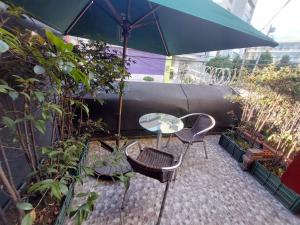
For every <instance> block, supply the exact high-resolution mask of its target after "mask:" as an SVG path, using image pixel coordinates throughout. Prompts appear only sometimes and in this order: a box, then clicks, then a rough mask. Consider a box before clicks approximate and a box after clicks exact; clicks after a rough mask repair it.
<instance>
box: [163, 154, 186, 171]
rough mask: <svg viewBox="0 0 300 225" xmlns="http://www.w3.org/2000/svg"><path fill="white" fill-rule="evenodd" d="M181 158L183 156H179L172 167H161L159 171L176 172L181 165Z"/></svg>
mask: <svg viewBox="0 0 300 225" xmlns="http://www.w3.org/2000/svg"><path fill="white" fill-rule="evenodd" d="M182 158H183V154H181V155H180V157H179V160H178V162H177V163H176V164H175V165H174V166H170V167H162V168H161V169H162V170H168V171H172V170H176V169H177V168H178V167H179V166H180V165H181V163H182Z"/></svg>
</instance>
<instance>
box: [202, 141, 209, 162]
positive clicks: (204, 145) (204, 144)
mask: <svg viewBox="0 0 300 225" xmlns="http://www.w3.org/2000/svg"><path fill="white" fill-rule="evenodd" d="M203 147H204V152H205V158H206V159H208V157H207V151H206V143H205V140H203Z"/></svg>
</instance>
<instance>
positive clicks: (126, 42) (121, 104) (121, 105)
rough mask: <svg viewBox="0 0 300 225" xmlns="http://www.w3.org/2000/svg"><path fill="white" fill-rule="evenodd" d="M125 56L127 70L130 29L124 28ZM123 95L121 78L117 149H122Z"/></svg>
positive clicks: (122, 78) (123, 59) (122, 80)
mask: <svg viewBox="0 0 300 225" xmlns="http://www.w3.org/2000/svg"><path fill="white" fill-rule="evenodd" d="M122 34H123V54H122V62H123V67H124V70H125V67H126V54H127V45H128V34H129V32H128V29H126V28H123V33H122ZM123 94H124V77H123V76H122V77H121V80H120V83H119V112H118V134H117V140H116V145H117V148H119V147H120V139H121V125H122V111H123Z"/></svg>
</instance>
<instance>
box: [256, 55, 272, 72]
mask: <svg viewBox="0 0 300 225" xmlns="http://www.w3.org/2000/svg"><path fill="white" fill-rule="evenodd" d="M272 62H273V57H272V55H271V53H270V52H263V53H262V54H261V55H260V57H259V60H258V65H259V66H260V67H261V68H263V67H265V66H267V65H269V64H271V63H272Z"/></svg>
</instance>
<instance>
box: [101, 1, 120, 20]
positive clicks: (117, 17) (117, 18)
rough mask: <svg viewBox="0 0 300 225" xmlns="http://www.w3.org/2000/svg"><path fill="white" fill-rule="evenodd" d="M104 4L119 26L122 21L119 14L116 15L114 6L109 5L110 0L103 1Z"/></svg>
mask: <svg viewBox="0 0 300 225" xmlns="http://www.w3.org/2000/svg"><path fill="white" fill-rule="evenodd" d="M104 2H105V3H106V5H107V6H108V8H109V9H110V11H111V12H112V14H113V17H114V18H115V19H116V20H117V21H118V23H119V24H120V25H122V21H121V19H120V17H119V15H120V14H118V11H117V10H116V8H115V7H114V5H113V4H112V3H111V1H110V0H104Z"/></svg>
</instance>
